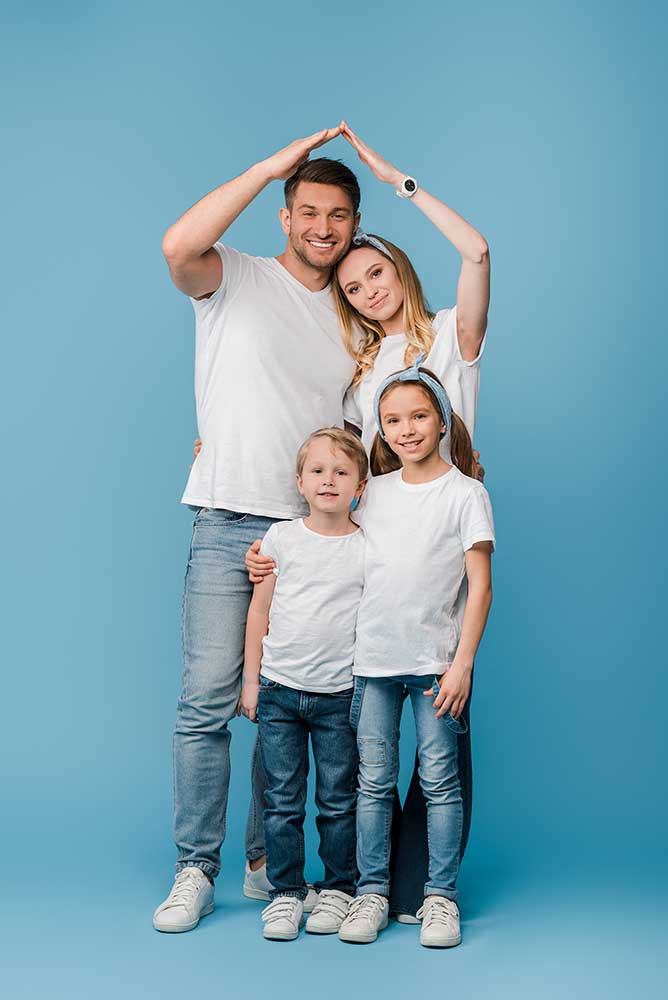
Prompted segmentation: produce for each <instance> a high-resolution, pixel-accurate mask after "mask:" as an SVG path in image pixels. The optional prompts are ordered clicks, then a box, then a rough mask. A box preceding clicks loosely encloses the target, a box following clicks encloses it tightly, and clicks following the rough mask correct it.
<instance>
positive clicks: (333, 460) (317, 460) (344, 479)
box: [297, 438, 365, 514]
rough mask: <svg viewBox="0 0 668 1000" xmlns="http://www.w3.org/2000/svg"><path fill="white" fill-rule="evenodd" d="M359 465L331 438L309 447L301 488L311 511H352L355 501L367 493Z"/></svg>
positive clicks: (334, 512)
mask: <svg viewBox="0 0 668 1000" xmlns="http://www.w3.org/2000/svg"><path fill="white" fill-rule="evenodd" d="M364 485H365V482H364V481H362V482H360V474H359V469H358V467H357V462H355V461H354V460H353V459H352V458H349V457H348V456H347V455H346V454H345V452H343V451H341V450H340V449H339V448H337V447H335V446H334V445H333V444H332V442H331V441H328V440H327V438H316V440H315V441H312V442H311V444H310V445H309V448H308V451H307V452H306V459H305V461H304V468H303V469H302V474H301V476H297V487H298V489H299V492H300V493H301V495H302V496H303V497H304V499H305V500H306V502H307V503H308V505H309V507H310V508H311V512H313V511H315V510H318V511H321V512H322V513H326V514H341V513H343V512H347V511H349V510H350V505H351V503H352V502H353V500H354V499H355V498H359V497H360V496H361V495H362V493H363V491H364Z"/></svg>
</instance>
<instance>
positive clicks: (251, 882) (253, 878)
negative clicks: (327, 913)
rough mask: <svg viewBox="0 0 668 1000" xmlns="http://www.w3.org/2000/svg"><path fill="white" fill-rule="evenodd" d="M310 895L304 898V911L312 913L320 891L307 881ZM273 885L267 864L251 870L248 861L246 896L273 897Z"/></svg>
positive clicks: (245, 876)
mask: <svg viewBox="0 0 668 1000" xmlns="http://www.w3.org/2000/svg"><path fill="white" fill-rule="evenodd" d="M306 885H307V886H308V895H307V897H306V899H305V900H304V913H310V912H311V910H313V908H314V907H315V905H316V903H317V902H318V893H317V892H316V891H315V889H314V888H313V886H312V885H311V884H310V882H307V883H306ZM273 888H274V887H273V885H272V884H271V882H270V881H269V879H268V878H267V866H266V864H264V865H262V866H261V867H260V868H258V869H257V870H256V871H251V866H250V865H249V863H248V861H247V862H246V874H245V875H244V896H247V897H248V899H266V900H267V901H269V900H270V899H271V890H272V889H273Z"/></svg>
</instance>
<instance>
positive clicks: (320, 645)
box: [261, 519, 364, 692]
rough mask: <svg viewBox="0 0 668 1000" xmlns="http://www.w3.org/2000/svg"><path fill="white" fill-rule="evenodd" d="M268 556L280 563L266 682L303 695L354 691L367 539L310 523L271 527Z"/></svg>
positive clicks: (267, 640)
mask: <svg viewBox="0 0 668 1000" xmlns="http://www.w3.org/2000/svg"><path fill="white" fill-rule="evenodd" d="M261 552H262V555H265V556H271V558H272V559H273V560H274V561H275V563H276V568H275V570H274V573H275V574H276V577H277V579H276V584H275V587H274V593H273V597H272V601H271V609H270V612H269V632H268V634H267V635H266V636H265V637H264V639H263V641H262V668H261V673H262V676H263V677H267V678H269V680H272V681H278V682H279V684H285V685H286V686H287V687H291V688H296V689H297V690H300V691H315V692H328V691H329V692H335V691H345V690H347V689H348V688H350V687H352V684H353V675H352V664H353V650H354V647H355V623H356V620H357V609H358V607H359V603H360V597H361V595H362V585H363V582H364V533H363V532H362V531H360V530H357V531H354V532H352V534H350V535H320V534H318V533H317V532H315V531H312V530H311V529H310V528H307V526H306V525H305V524H304V522H303V520H301V519H298V520H296V521H280V522H279V523H278V524H272V526H271V527H270V528H269V531H268V532H267V533H266V535H265V536H264V538H263V540H262V547H261Z"/></svg>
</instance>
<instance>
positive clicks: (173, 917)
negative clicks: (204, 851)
mask: <svg viewBox="0 0 668 1000" xmlns="http://www.w3.org/2000/svg"><path fill="white" fill-rule="evenodd" d="M212 912H213V886H212V885H211V883H210V882H209V880H208V878H207V877H206V875H205V874H204V872H203V871H202V870H201V868H195V867H193V866H190V867H188V868H183V869H182V870H181V871H180V872H179V874H178V875H177V876H176V878H175V879H174V886H173V888H172V891H171V892H170V894H169V896H168V897H167V899H166V900H165V901H164V903H161V904H160V906H159V907H158V909H157V910H156V911H155V913H154V914H153V926H154V927H155V929H156V931H165V932H166V933H169V934H181V933H182V932H183V931H191V930H192V929H193V928H194V927H197V925H198V923H199V921H200V917H205V916H206V915H207V914H208V913H212Z"/></svg>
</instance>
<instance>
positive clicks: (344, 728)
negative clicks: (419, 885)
mask: <svg viewBox="0 0 668 1000" xmlns="http://www.w3.org/2000/svg"><path fill="white" fill-rule="evenodd" d="M351 701H352V688H351V689H350V690H349V691H343V692H341V693H339V694H314V693H310V692H308V691H298V690H295V689H293V688H289V687H286V686H285V685H283V684H278V683H277V682H276V681H270V680H268V679H267V678H265V677H261V678H260V694H259V704H258V720H259V729H260V751H261V754H262V763H263V765H264V772H265V775H266V780H267V787H266V792H265V795H266V808H265V811H264V835H265V842H266V847H267V875H268V877H269V881H270V882H271V883H272V885H273V886H274V891H273V893H272V898H275V897H276V896H298V897H299V898H300V899H305V898H306V894H307V888H306V882H305V881H304V817H305V815H306V790H307V789H306V779H307V776H308V771H309V752H308V742H309V734H310V737H311V746H312V749H313V759H314V761H315V798H316V805H317V807H318V816H317V819H316V825H317V827H318V832H319V834H320V848H319V854H320V857H321V859H322V862H323V864H324V866H325V877H324V879H323V880H322V881H320V882H316V888H317V889H338V890H340V891H341V892H347V893H348V894H349V895H354V892H355V881H356V877H357V867H356V864H355V800H356V784H357V745H356V741H355V734H354V733H353V731H352V729H351V727H350V721H349V716H350V706H351Z"/></svg>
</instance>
